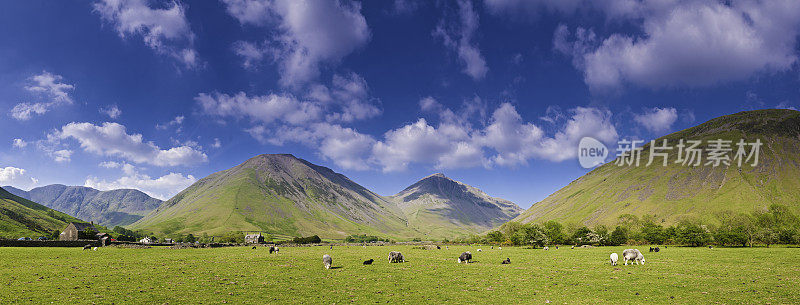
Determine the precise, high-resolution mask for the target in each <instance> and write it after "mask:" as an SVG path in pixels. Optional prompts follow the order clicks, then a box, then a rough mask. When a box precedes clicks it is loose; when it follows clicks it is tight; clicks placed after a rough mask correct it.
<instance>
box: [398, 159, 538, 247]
mask: <svg viewBox="0 0 800 305" xmlns="http://www.w3.org/2000/svg"><path fill="white" fill-rule="evenodd" d="M390 198H391V199H392V200H393V201H394V202H395V203H397V205H398V206H399V207H400V209H401V210H403V212H404V213H405V215H406V217H407V218H408V222H409V225H410V226H412V227H413V228H414V229H416V230H418V231H420V232H422V233H424V234H425V235H426V236H428V237H433V238H440V237H453V236H458V235H464V234H479V233H482V232H484V231H487V230H489V229H492V228H494V227H496V226H499V225H501V224H503V223H505V222H507V221H509V220H511V219H513V218H514V217H516V216H517V215H519V214H520V213H521V212H522V209H521V208H520V207H518V206H517V205H516V204H514V203H513V202H511V201H508V200H504V199H499V198H493V197H490V196H489V195H487V194H486V193H484V192H482V191H481V190H479V189H477V188H474V187H472V186H469V185H466V184H464V183H461V182H458V181H455V180H452V179H450V178H447V177H445V176H444V175H443V174H434V175H430V176H428V177H425V178H423V179H422V180H420V181H418V182H417V183H414V184H413V185H411V186H409V187H408V188H406V189H405V190H403V191H401V192H400V193H397V194H396V195H394V196H391V197H390Z"/></svg>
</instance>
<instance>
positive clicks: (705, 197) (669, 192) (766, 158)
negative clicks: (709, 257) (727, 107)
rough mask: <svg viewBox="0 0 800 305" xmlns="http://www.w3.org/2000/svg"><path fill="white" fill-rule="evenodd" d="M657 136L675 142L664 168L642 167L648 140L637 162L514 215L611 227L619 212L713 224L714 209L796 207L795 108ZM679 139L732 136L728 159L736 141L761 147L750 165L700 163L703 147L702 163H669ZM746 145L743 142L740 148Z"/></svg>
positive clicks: (799, 203) (798, 135)
mask: <svg viewBox="0 0 800 305" xmlns="http://www.w3.org/2000/svg"><path fill="white" fill-rule="evenodd" d="M663 139H667V140H668V144H669V145H670V146H673V150H672V151H669V158H668V164H667V166H662V163H661V162H662V161H661V160H662V158H660V157H657V155H655V154H654V160H655V161H654V164H652V165H650V166H644V165H645V164H647V162H648V161H649V156H650V152H649V150H650V145H645V146H644V147H643V151H642V154H641V162H642V163H641V164H640V166H638V167H636V166H618V165H615V164H614V162H609V163H607V164H604V165H602V166H600V167H598V168H596V169H594V170H592V171H591V172H589V173H587V174H586V175H584V176H582V177H580V178H578V179H577V180H575V181H573V182H572V183H570V184H569V185H567V186H566V187H564V188H562V189H560V190H558V191H557V192H555V193H553V194H552V195H550V196H548V197H547V198H545V199H544V200H542V201H541V202H537V203H535V204H533V206H531V207H530V208H529V209H528V210H526V211H525V212H524V213H523V214H522V215H520V216H519V217H517V218H516V219H514V220H515V221H520V222H543V221H546V220H557V221H560V222H565V223H580V224H586V225H593V224H606V225H614V224H616V223H617V220H618V217H619V216H620V215H622V214H633V215H638V216H642V215H655V216H656V217H657V219H661V220H662V221H663V222H664V223H674V222H676V221H679V220H681V219H684V218H694V219H701V220H706V221H710V222H715V221H716V219H715V214H716V213H719V212H723V211H734V212H747V213H750V212H752V211H754V210H756V209H764V208H766V207H768V206H769V205H771V204H782V205H786V206H788V207H789V208H791V209H792V210H793V211H794V212H795V213H798V212H800V112H798V111H793V110H758V111H747V112H740V113H736V114H732V115H727V116H723V117H719V118H716V119H713V120H710V121H708V122H705V123H703V124H701V125H698V126H695V127H692V128H689V129H686V130H683V131H680V132H676V133H673V134H670V135H667V136H664V137H662V138H659V139H657V140H656V143H657V145H656V146H657V147H658V146H660V145H661V143H662V140H663ZM679 139H684V140H702V141H703V142H702V143H703V144H702V145H701V148H703V149H710V148H711V147H710V146H709V145H710V143H708V142H707V140H716V139H723V140H732V141H733V144H732V149H733V151H732V152H731V153H730V154H729V157H730V158H731V159H733V158H734V156H735V154H736V152H737V150H738V146H737V145H736V143H737V142H738V141H739V139H745V142H748V143H749V142H754V141H755V140H756V139H759V140H760V141H761V142H762V143H763V145H762V146H761V148H760V156H759V162H758V165H756V166H751V164H744V165H743V166H742V167H739V166H738V162H737V161H733V162H731V164H730V165H724V164H723V165H721V166H717V167H713V166H712V165H705V162H706V161H708V159H707V157H708V156H709V155H710V154H709V151H707V150H706V151H704V152H703V161H702V162H703V163H704V164H703V165H701V166H696V167H692V166H688V165H683V164H682V163H677V164H676V163H675V161H676V160H677V158H678V153H677V148H675V147H674V146H676V144H678V141H679ZM750 150H751V148H750V147H747V150H746V152H748V153H749V151H750ZM656 152H663V151H656ZM684 156H685V155H684ZM751 161H752V160H751Z"/></svg>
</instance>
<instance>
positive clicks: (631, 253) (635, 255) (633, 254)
mask: <svg viewBox="0 0 800 305" xmlns="http://www.w3.org/2000/svg"><path fill="white" fill-rule="evenodd" d="M622 259H623V260H625V265H628V261H631V262H635V263H636V264H637V265H638V264H639V263H641V264H642V265H644V255H642V252H639V249H626V250H625V251H622Z"/></svg>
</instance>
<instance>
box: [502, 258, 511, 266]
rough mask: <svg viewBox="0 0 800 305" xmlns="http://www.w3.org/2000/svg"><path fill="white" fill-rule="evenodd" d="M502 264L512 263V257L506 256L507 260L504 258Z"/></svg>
mask: <svg viewBox="0 0 800 305" xmlns="http://www.w3.org/2000/svg"><path fill="white" fill-rule="evenodd" d="M501 264H503V265H508V264H511V259H510V258H506V259H505V260H503V262H502V263H501Z"/></svg>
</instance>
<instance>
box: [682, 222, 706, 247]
mask: <svg viewBox="0 0 800 305" xmlns="http://www.w3.org/2000/svg"><path fill="white" fill-rule="evenodd" d="M677 241H678V242H679V243H681V244H683V245H688V246H693V247H699V246H704V245H707V244H709V243H711V233H710V232H708V230H706V228H705V227H703V226H701V225H699V224H696V223H691V222H683V223H681V224H679V225H678V229H677Z"/></svg>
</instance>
